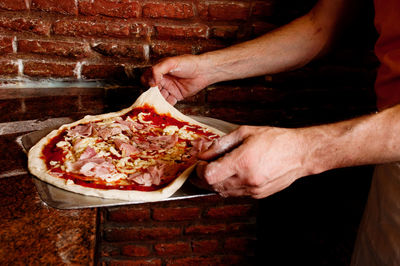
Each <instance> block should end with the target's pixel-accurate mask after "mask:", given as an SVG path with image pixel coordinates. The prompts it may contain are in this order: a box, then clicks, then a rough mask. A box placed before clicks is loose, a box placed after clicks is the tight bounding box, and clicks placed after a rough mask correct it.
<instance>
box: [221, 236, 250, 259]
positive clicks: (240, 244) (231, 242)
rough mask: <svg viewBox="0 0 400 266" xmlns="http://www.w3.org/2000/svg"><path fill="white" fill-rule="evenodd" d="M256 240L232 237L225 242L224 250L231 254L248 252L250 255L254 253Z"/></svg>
mask: <svg viewBox="0 0 400 266" xmlns="http://www.w3.org/2000/svg"><path fill="white" fill-rule="evenodd" d="M254 242H255V240H254V239H249V238H239V237H232V238H228V239H226V240H225V244H224V250H227V251H229V252H246V254H248V255H250V254H251V253H254Z"/></svg>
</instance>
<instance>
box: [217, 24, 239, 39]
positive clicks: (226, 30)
mask: <svg viewBox="0 0 400 266" xmlns="http://www.w3.org/2000/svg"><path fill="white" fill-rule="evenodd" d="M238 30H239V27H238V26H213V27H212V28H211V36H212V37H214V38H221V39H233V38H236V36H237V32H238Z"/></svg>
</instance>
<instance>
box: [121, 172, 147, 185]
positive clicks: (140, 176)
mask: <svg viewBox="0 0 400 266" xmlns="http://www.w3.org/2000/svg"><path fill="white" fill-rule="evenodd" d="M127 179H128V180H132V181H135V182H136V183H138V184H139V185H142V186H145V187H150V186H151V184H152V182H151V175H150V173H147V172H145V173H134V174H131V175H129V176H128V178H127Z"/></svg>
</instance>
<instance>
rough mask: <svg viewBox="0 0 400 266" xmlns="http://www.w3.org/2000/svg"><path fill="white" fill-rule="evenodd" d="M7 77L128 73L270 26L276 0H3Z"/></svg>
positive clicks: (0, 20) (1, 42)
mask: <svg viewBox="0 0 400 266" xmlns="http://www.w3.org/2000/svg"><path fill="white" fill-rule="evenodd" d="M0 9H1V17H0V29H1V31H0V54H1V55H3V58H2V60H1V61H0V65H1V66H2V67H1V72H0V75H1V76H3V77H17V76H26V77H31V78H48V77H55V78H63V79H84V80H86V79H98V78H102V79H118V80H121V79H128V78H130V77H131V74H132V73H131V70H132V68H140V67H143V66H148V65H149V64H151V63H152V62H153V61H154V60H157V59H159V58H161V57H164V56H166V55H177V54H183V53H201V52H204V51H208V50H213V49H216V48H221V47H223V46H226V45H227V44H228V43H230V42H232V40H237V39H245V38H249V37H251V36H254V35H255V34H260V33H262V32H265V31H267V30H270V29H271V28H273V27H274V25H272V24H270V23H267V22H265V17H266V16H270V15H271V14H272V10H273V1H247V0H244V1H229V2H228V1H190V0H189V1H187V0H182V1H164V0H161V1H153V0H152V1H149V0H145V1H134V0H121V1H113V0H95V1H90V0H66V1H57V0H52V1H42V0H26V1H25V0H17V1H14V0H12V1H11V0H9V1H6V0H3V1H1V2H0Z"/></svg>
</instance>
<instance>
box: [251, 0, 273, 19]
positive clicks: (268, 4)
mask: <svg viewBox="0 0 400 266" xmlns="http://www.w3.org/2000/svg"><path fill="white" fill-rule="evenodd" d="M251 11H252V12H251V15H252V16H258V17H269V16H272V15H273V13H274V5H273V2H272V1H257V2H255V3H254V5H253V8H252V10H251Z"/></svg>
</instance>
